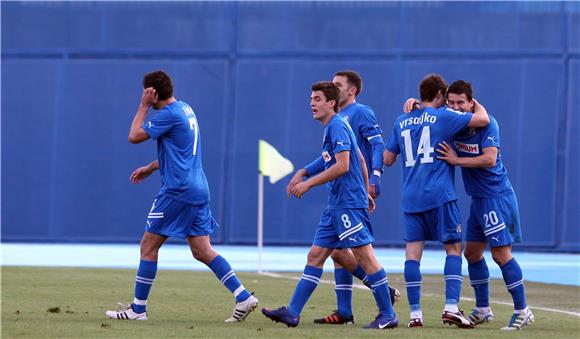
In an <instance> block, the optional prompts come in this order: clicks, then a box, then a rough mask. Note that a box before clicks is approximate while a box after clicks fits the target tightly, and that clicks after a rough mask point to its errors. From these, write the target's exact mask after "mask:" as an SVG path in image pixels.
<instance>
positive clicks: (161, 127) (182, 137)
mask: <svg viewBox="0 0 580 339" xmlns="http://www.w3.org/2000/svg"><path fill="white" fill-rule="evenodd" d="M143 129H144V130H145V132H146V133H147V134H149V136H150V137H151V138H152V139H156V140H157V157H158V160H159V172H160V174H161V184H162V185H161V190H160V191H159V194H160V195H165V196H170V197H172V198H174V199H176V200H179V201H182V202H185V203H188V204H193V205H198V204H203V203H206V202H208V201H209V199H210V197H209V188H208V185H207V179H206V177H205V173H204V172H203V168H202V165H201V137H200V134H199V126H198V124H197V119H196V117H195V113H194V112H193V110H192V109H191V107H189V105H188V104H186V103H185V102H183V101H175V102H173V103H171V104H169V105H167V106H165V107H163V108H162V109H160V110H154V111H153V112H151V114H150V115H149V116H148V117H147V119H146V120H145V123H144V124H143Z"/></svg>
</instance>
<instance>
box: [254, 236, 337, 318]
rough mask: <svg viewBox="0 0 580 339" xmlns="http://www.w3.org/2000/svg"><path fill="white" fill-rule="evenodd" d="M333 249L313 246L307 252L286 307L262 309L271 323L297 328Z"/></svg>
mask: <svg viewBox="0 0 580 339" xmlns="http://www.w3.org/2000/svg"><path fill="white" fill-rule="evenodd" d="M333 249H334V248H324V247H320V246H317V245H313V246H312V247H311V248H310V251H309V252H308V257H307V263H306V267H304V272H303V273H302V276H301V277H300V281H298V284H297V285H296V288H295V289H294V294H293V295H292V298H291V299H290V303H289V304H288V306H287V307H286V306H282V307H280V308H278V309H274V310H272V309H269V308H263V309H262V313H263V314H264V315H265V316H266V317H267V318H269V319H271V320H272V321H275V322H281V323H284V324H286V325H287V326H288V327H296V326H298V323H299V322H300V314H301V313H302V309H304V306H305V305H306V302H307V301H308V299H309V298H310V296H311V295H312V293H313V292H314V290H315V289H316V287H317V286H318V284H319V283H320V277H322V268H323V267H324V262H325V261H326V259H327V258H328V257H329V256H330V253H331V252H332V250H333Z"/></svg>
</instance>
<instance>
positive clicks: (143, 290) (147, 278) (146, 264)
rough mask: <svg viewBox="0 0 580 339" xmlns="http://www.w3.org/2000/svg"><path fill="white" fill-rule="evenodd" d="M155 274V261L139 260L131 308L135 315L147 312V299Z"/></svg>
mask: <svg viewBox="0 0 580 339" xmlns="http://www.w3.org/2000/svg"><path fill="white" fill-rule="evenodd" d="M156 274H157V261H148V260H141V261H140V262H139V269H138V270H137V277H135V299H133V303H132V304H131V308H132V309H133V311H135V312H136V313H143V312H145V311H147V298H148V297H149V291H151V287H152V286H153V282H154V281H155V275H156Z"/></svg>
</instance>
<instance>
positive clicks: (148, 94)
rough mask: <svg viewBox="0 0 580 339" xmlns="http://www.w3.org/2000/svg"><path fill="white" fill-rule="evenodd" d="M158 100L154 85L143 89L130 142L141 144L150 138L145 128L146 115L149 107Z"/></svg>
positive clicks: (130, 132) (132, 125)
mask: <svg viewBox="0 0 580 339" xmlns="http://www.w3.org/2000/svg"><path fill="white" fill-rule="evenodd" d="M156 102H157V92H155V89H154V88H153V87H148V88H145V89H144V90H143V95H142V96H141V102H140V103H139V108H138V109H137V113H135V117H134V118H133V122H132V123H131V130H130V131H129V142H130V143H132V144H140V143H142V142H143V141H145V140H147V139H149V134H147V133H146V132H145V130H144V129H143V127H142V126H143V122H144V121H145V116H146V115H147V111H149V107H151V105H153V104H154V103H156Z"/></svg>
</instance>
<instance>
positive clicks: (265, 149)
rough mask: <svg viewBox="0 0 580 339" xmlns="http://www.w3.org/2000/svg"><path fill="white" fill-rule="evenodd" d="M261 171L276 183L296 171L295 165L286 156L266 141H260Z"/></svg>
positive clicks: (271, 181)
mask: <svg viewBox="0 0 580 339" xmlns="http://www.w3.org/2000/svg"><path fill="white" fill-rule="evenodd" d="M259 149H260V153H259V160H258V162H259V171H260V174H262V175H263V176H267V177H270V183H271V184H274V183H276V182H277V181H278V180H280V179H282V178H284V177H285V176H287V175H288V174H290V173H292V171H294V165H292V163H291V162H290V160H288V159H286V158H284V157H283V156H282V155H280V153H278V151H277V150H276V149H275V148H274V147H273V146H272V145H270V144H269V143H267V142H266V141H264V140H262V139H260V141H259Z"/></svg>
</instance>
